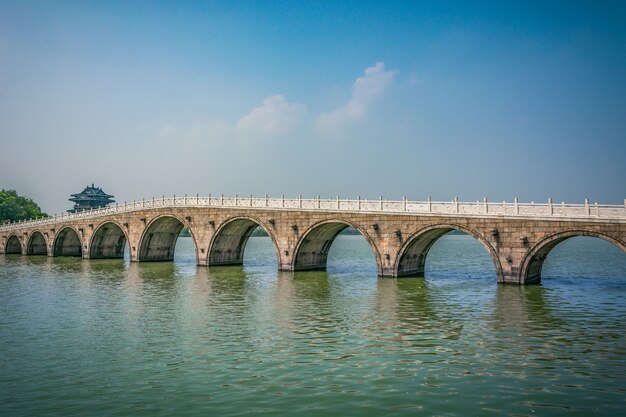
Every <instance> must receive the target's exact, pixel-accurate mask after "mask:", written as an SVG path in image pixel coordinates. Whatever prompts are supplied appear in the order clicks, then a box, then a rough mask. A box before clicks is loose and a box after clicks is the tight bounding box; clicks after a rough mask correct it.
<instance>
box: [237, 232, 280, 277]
mask: <svg viewBox="0 0 626 417" xmlns="http://www.w3.org/2000/svg"><path fill="white" fill-rule="evenodd" d="M243 265H244V266H245V267H246V268H254V269H263V270H266V271H271V272H272V273H275V272H276V270H278V250H277V249H276V245H275V243H274V241H273V238H272V237H271V236H270V234H269V233H268V232H267V230H265V229H264V228H263V226H257V227H256V228H255V229H253V230H252V233H251V234H250V238H249V239H248V242H247V243H246V247H245V251H244V255H243Z"/></svg>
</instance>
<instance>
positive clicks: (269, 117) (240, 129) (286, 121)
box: [235, 95, 307, 136]
mask: <svg viewBox="0 0 626 417" xmlns="http://www.w3.org/2000/svg"><path fill="white" fill-rule="evenodd" d="M306 112H307V110H306V106H304V105H302V104H298V103H289V101H287V98H286V97H285V96H282V95H276V96H270V97H268V98H266V99H265V100H263V103H262V105H261V106H260V107H255V108H254V109H252V110H251V111H250V113H248V114H246V115H245V116H243V117H242V118H241V119H239V121H238V122H237V124H236V125H235V129H236V131H237V133H239V134H244V135H250V136H253V135H261V136H271V135H279V134H283V133H287V132H289V131H291V130H293V129H294V128H296V127H297V126H298V125H300V124H301V123H302V121H303V119H304V117H305V115H306Z"/></svg>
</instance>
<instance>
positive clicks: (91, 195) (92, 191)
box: [69, 184, 115, 202]
mask: <svg viewBox="0 0 626 417" xmlns="http://www.w3.org/2000/svg"><path fill="white" fill-rule="evenodd" d="M71 197H73V198H70V199H69V200H70V201H74V202H79V201H90V200H93V201H103V200H110V199H112V198H113V197H115V196H113V195H110V194H107V193H105V192H104V191H102V188H100V187H96V186H95V185H94V184H91V187H90V186H87V187H85V189H84V190H83V191H81V192H80V193H78V194H72V195H71ZM111 201H112V200H111Z"/></svg>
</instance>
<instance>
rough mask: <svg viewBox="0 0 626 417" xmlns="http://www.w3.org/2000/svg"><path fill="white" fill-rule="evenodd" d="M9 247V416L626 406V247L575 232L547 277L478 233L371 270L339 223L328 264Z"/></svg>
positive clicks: (528, 411)
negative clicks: (506, 276) (523, 281)
mask: <svg viewBox="0 0 626 417" xmlns="http://www.w3.org/2000/svg"><path fill="white" fill-rule="evenodd" d="M273 250H274V249H273V246H272V245H271V243H270V241H269V239H267V238H256V237H255V238H251V239H250V241H249V244H248V247H247V250H246V262H245V266H244V267H243V268H242V267H222V268H211V269H207V268H203V267H196V266H195V265H194V259H195V258H194V254H193V247H192V243H191V240H190V239H184V238H181V239H180V241H179V244H178V247H177V252H176V257H175V262H174V263H144V264H135V263H133V264H131V263H129V262H127V261H124V260H92V261H83V260H81V259H75V258H46V257H22V256H19V255H10V256H0V415H2V416H21V415H23V416H86V415H90V416H91V415H97V416H129V415H132V416H170V415H190V416H191V415H193V416H195V415H197V416H204V415H219V416H247V415H271V416H293V415H298V416H329V415H337V416H339V415H341V416H377V415H389V416H416V415H417V416H421V415H423V416H433V415H437V416H485V415H497V416H500V415H511V416H537V415H538V416H556V415H567V416H571V415H573V416H590V415H597V416H622V415H626V301H625V296H626V254H624V253H623V252H621V251H620V250H619V249H617V248H614V247H613V246H611V245H610V244H608V243H606V242H603V241H599V240H596V239H591V238H576V239H571V240H569V241H566V242H564V243H563V244H561V245H559V246H558V247H557V248H556V249H555V250H554V252H553V253H552V254H551V255H550V256H549V257H548V260H547V261H546V264H545V267H544V279H543V283H542V285H541V286H529V287H517V286H502V285H497V284H496V278H495V272H494V268H493V265H492V264H491V260H490V258H489V256H488V255H487V253H486V252H485V251H484V249H483V248H482V246H480V245H479V244H478V243H477V242H475V241H473V239H472V238H471V237H469V236H453V235H448V236H445V237H444V238H442V239H441V240H440V241H439V242H437V243H436V245H435V246H434V247H433V249H432V251H431V253H430V254H429V258H428V261H427V270H426V274H425V277H424V278H413V279H398V280H395V279H389V278H377V277H376V266H375V263H374V259H373V256H372V254H371V251H370V249H369V246H368V245H367V244H366V243H365V241H364V240H363V239H362V238H361V237H360V236H340V237H339V238H338V240H337V241H336V242H335V243H334V245H333V248H332V251H331V254H330V257H329V270H328V272H302V273H281V272H277V271H276V255H275V254H274V252H273Z"/></svg>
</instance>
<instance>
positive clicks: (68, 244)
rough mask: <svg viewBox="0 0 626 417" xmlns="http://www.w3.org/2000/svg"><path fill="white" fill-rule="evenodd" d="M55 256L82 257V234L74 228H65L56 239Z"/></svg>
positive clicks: (53, 252) (53, 251) (53, 249)
mask: <svg viewBox="0 0 626 417" xmlns="http://www.w3.org/2000/svg"><path fill="white" fill-rule="evenodd" d="M52 254H53V256H82V255H83V244H82V241H81V239H80V234H79V233H78V232H77V231H76V229H74V228H73V227H72V226H65V227H64V228H62V229H61V230H59V233H57V234H56V236H55V238H54V245H53V248H52Z"/></svg>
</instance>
